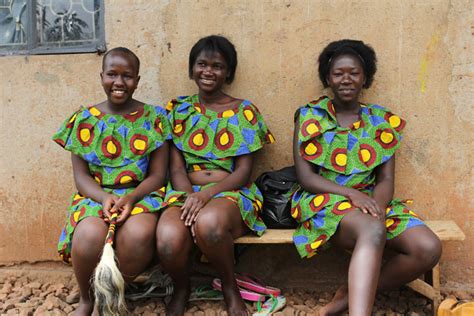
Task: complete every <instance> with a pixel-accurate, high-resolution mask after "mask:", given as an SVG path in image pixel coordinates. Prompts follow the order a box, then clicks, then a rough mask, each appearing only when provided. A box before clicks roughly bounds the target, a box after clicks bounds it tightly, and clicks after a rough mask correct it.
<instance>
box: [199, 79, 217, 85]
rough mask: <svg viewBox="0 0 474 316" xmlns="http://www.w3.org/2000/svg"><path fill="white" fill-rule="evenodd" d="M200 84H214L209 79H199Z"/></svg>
mask: <svg viewBox="0 0 474 316" xmlns="http://www.w3.org/2000/svg"><path fill="white" fill-rule="evenodd" d="M201 82H202V83H204V84H212V83H214V80H211V79H201Z"/></svg>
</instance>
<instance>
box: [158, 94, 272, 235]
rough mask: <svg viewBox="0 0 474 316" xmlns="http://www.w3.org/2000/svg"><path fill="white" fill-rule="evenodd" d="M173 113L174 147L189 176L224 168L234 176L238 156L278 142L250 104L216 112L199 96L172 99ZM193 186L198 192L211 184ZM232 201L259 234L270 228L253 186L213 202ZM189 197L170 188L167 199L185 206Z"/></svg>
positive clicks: (171, 109)
mask: <svg viewBox="0 0 474 316" xmlns="http://www.w3.org/2000/svg"><path fill="white" fill-rule="evenodd" d="M166 109H167V110H168V111H169V119H170V124H171V127H172V129H173V132H172V134H173V143H174V144H175V146H176V147H177V148H178V149H179V150H180V151H181V153H182V154H183V157H184V160H185V163H186V169H187V171H188V173H189V172H194V171H199V170H209V169H214V170H215V169H222V170H225V171H227V172H232V171H234V169H235V159H234V158H235V157H237V156H240V155H245V154H249V153H253V152H256V151H257V150H259V149H261V148H262V147H263V145H264V144H265V143H273V142H274V139H273V135H272V134H271V133H270V131H269V130H268V128H267V126H266V124H265V122H264V121H263V117H262V115H261V114H260V112H259V111H258V109H257V108H256V107H255V105H253V104H252V103H251V102H250V101H247V100H244V101H243V102H242V103H240V104H239V105H238V106H237V107H235V108H233V109H230V110H226V111H224V112H214V111H211V110H209V109H207V108H205V107H204V106H203V105H201V104H200V102H199V98H198V96H197V95H194V96H183V97H178V98H177V99H174V100H171V101H170V102H169V103H168V106H167V108H166ZM210 185H213V184H212V183H210V184H208V185H206V186H198V185H194V186H193V190H194V192H198V191H200V190H202V189H204V188H206V187H207V186H210ZM222 197H224V198H228V199H230V200H231V201H233V202H234V203H236V204H237V205H238V206H239V209H240V213H241V215H242V219H243V221H244V222H245V224H246V225H247V226H248V227H249V228H250V229H251V230H252V231H254V232H255V233H256V234H258V235H259V236H260V235H262V234H263V232H264V231H265V229H266V226H265V224H264V223H263V221H262V219H261V218H260V214H259V213H260V211H261V208H262V203H263V197H262V194H261V192H260V191H259V189H258V188H257V186H256V185H255V184H254V183H249V184H247V185H245V186H244V187H242V188H240V189H239V190H235V191H226V192H221V193H219V194H217V195H215V196H214V197H213V198H222ZM185 198H186V193H185V192H182V191H175V190H174V189H173V188H171V186H170V185H168V188H167V190H166V198H165V201H166V202H167V203H169V204H170V205H175V206H178V205H182V204H183V203H184V200H185Z"/></svg>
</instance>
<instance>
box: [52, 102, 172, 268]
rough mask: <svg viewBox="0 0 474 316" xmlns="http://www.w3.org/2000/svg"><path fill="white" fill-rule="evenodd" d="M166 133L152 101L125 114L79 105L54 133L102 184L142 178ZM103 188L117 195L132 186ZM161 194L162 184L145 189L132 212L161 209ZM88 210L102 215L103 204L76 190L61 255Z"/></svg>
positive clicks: (66, 256) (163, 113)
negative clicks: (78, 108) (151, 188)
mask: <svg viewBox="0 0 474 316" xmlns="http://www.w3.org/2000/svg"><path fill="white" fill-rule="evenodd" d="M168 139H171V128H170V125H169V122H168V119H167V114H166V111H165V110H164V109H162V108H160V107H155V106H151V105H144V106H143V107H142V108H141V109H140V110H138V111H136V112H133V113H130V114H126V115H111V114H106V113H102V112H100V111H99V110H98V109H97V108H96V107H94V106H92V107H89V108H81V109H80V110H79V111H77V112H76V113H74V114H73V115H72V116H71V117H70V118H68V119H67V120H66V121H65V122H64V124H63V125H62V126H61V128H60V129H59V130H58V131H57V132H56V134H54V136H53V140H54V141H55V142H56V143H58V144H59V145H61V146H62V147H63V148H64V149H66V150H68V151H70V152H72V153H73V154H75V155H78V156H80V157H81V158H82V159H84V160H85V161H86V162H87V164H88V166H89V171H90V174H91V176H92V177H94V179H95V180H96V181H97V182H98V183H99V184H100V185H102V186H112V185H119V184H127V183H130V182H133V181H138V182H140V181H142V180H143V179H144V178H145V177H146V173H147V169H148V162H149V159H150V154H151V152H152V151H154V150H155V149H157V148H159V147H160V146H161V145H162V144H163V143H164V142H165V141H166V140H168ZM103 189H104V191H106V192H109V193H112V194H115V195H117V196H123V195H126V194H128V193H130V192H132V191H133V190H134V188H133V187H130V188H126V189H110V188H106V187H103ZM164 196H165V190H164V188H162V189H161V190H158V191H155V192H152V193H150V194H149V195H146V196H145V197H144V198H143V199H142V200H140V201H139V202H137V203H136V204H135V207H134V208H133V210H132V212H131V215H132V216H133V215H136V214H140V213H152V212H157V211H159V210H160V209H161V208H162V207H163V206H164V205H163V198H164ZM89 216H95V217H100V218H104V213H103V210H102V204H101V203H98V202H96V201H94V200H92V199H90V198H87V197H85V196H83V195H81V194H80V193H79V192H78V193H75V194H74V195H73V196H72V198H71V204H70V206H69V208H68V220H67V222H66V225H65V227H64V229H63V230H62V233H61V237H60V239H59V244H58V252H59V255H60V257H61V258H62V260H63V261H65V262H70V261H71V247H72V235H73V233H74V228H75V227H76V225H77V224H78V223H79V221H81V220H82V219H84V218H86V217H89Z"/></svg>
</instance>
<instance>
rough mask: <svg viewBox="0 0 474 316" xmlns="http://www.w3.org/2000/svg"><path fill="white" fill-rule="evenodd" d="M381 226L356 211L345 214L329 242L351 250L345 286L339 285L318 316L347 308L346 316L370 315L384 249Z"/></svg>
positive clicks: (383, 230) (382, 227) (368, 216)
mask: <svg viewBox="0 0 474 316" xmlns="http://www.w3.org/2000/svg"><path fill="white" fill-rule="evenodd" d="M385 239H386V232H385V225H384V223H383V222H381V221H380V220H377V219H375V218H374V217H372V216H370V215H367V214H363V213H361V212H359V211H356V212H352V213H349V214H347V215H346V216H345V217H344V219H343V220H342V221H341V223H340V224H339V228H338V230H337V232H336V234H335V235H334V236H333V238H332V240H333V242H334V243H335V244H336V245H338V246H340V247H343V248H348V249H351V248H352V249H354V251H353V253H352V258H351V262H350V265H349V280H348V286H342V287H341V288H339V290H338V291H337V292H336V295H335V296H334V298H333V300H332V301H331V302H330V303H329V304H328V305H326V306H324V307H323V308H322V309H321V310H320V312H319V313H320V315H337V314H339V313H341V312H343V311H345V310H346V309H347V308H349V314H350V315H370V313H371V310H372V306H373V304H374V299H375V292H376V289H377V283H378V278H379V274H380V265H381V261H382V254H383V249H384V246H385Z"/></svg>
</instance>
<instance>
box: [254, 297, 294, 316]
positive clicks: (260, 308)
mask: <svg viewBox="0 0 474 316" xmlns="http://www.w3.org/2000/svg"><path fill="white" fill-rule="evenodd" d="M285 305H286V298H285V297H284V296H283V295H279V296H276V297H275V296H273V295H272V296H270V298H269V299H268V300H267V301H266V302H264V303H263V305H262V302H261V301H258V303H257V312H256V313H254V314H253V316H266V315H271V314H273V313H275V312H278V311H280V310H282V309H283V308H284V307H285Z"/></svg>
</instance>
